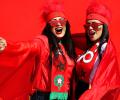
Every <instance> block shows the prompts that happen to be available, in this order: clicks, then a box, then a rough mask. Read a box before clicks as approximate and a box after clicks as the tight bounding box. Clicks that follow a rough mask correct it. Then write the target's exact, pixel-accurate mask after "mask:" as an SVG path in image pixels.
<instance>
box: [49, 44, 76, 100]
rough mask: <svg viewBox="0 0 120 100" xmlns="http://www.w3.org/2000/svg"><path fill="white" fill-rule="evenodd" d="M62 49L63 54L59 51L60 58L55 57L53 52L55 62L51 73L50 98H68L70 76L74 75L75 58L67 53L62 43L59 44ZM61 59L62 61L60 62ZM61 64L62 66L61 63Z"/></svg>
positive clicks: (64, 99)
mask: <svg viewBox="0 0 120 100" xmlns="http://www.w3.org/2000/svg"><path fill="white" fill-rule="evenodd" d="M59 46H60V49H61V51H62V54H61V53H59V55H58V58H57V59H55V58H56V57H55V55H54V54H53V56H52V58H53V63H52V70H51V71H52V73H51V74H52V75H51V94H50V100H53V99H58V100H67V98H68V91H69V88H70V78H71V75H72V70H73V67H74V62H73V60H71V59H70V57H69V56H68V55H67V52H66V51H65V49H64V47H63V45H62V44H60V45H59ZM58 59H59V61H61V62H58ZM59 64H61V67H60V65H59Z"/></svg>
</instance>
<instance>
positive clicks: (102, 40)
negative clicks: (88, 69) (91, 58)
mask: <svg viewBox="0 0 120 100" xmlns="http://www.w3.org/2000/svg"><path fill="white" fill-rule="evenodd" d="M86 38H87V44H88V46H89V47H91V46H92V45H93V42H92V41H91V40H90V38H89V36H88V34H87V31H86ZM108 39H109V30H108V26H107V25H106V24H103V31H102V35H101V37H100V41H99V42H100V44H99V46H98V54H99V58H100V60H101V58H102V54H101V46H102V44H103V43H105V42H108Z"/></svg>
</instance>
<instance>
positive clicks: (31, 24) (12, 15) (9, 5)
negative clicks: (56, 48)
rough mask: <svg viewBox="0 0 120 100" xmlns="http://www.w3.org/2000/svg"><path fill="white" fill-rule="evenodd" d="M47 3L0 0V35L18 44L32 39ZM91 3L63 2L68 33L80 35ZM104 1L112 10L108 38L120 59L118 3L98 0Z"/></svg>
mask: <svg viewBox="0 0 120 100" xmlns="http://www.w3.org/2000/svg"><path fill="white" fill-rule="evenodd" d="M45 1H47V0H1V1H0V36H2V37H4V38H6V39H9V40H12V41H21V40H28V39H31V38H33V36H34V35H36V34H38V33H41V31H42V29H43V27H44V23H43V20H42V17H41V9H42V7H43V5H44V3H45ZM92 1H95V0H63V5H64V7H65V11H66V16H67V17H68V20H69V21H70V24H71V31H72V33H73V34H74V33H81V32H84V29H83V27H82V25H83V24H84V22H85V9H86V7H87V6H88V4H89V3H90V2H92ZM99 1H101V2H104V3H105V4H106V5H108V7H109V8H110V9H111V11H112V22H111V25H110V34H111V38H112V40H113V42H114V44H115V47H116V49H117V54H118V59H119V60H120V57H119V56H120V45H119V43H120V39H119V36H118V35H119V29H120V26H119V23H120V19H119V18H120V11H119V9H120V6H119V5H120V3H119V0H99Z"/></svg>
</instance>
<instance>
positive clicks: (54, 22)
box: [48, 18, 67, 27]
mask: <svg viewBox="0 0 120 100" xmlns="http://www.w3.org/2000/svg"><path fill="white" fill-rule="evenodd" d="M66 22H67V19H65V18H61V19H59V20H54V19H53V20H50V21H49V22H48V23H49V24H50V26H52V27H55V26H58V23H60V24H61V25H62V26H63V25H65V24H66Z"/></svg>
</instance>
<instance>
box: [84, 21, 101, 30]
mask: <svg viewBox="0 0 120 100" xmlns="http://www.w3.org/2000/svg"><path fill="white" fill-rule="evenodd" d="M100 25H103V24H102V23H95V22H93V23H87V24H85V25H84V27H85V29H89V28H90V27H92V28H93V29H94V30H96V31H97V30H98V29H99V28H98V27H99V26H100Z"/></svg>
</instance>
